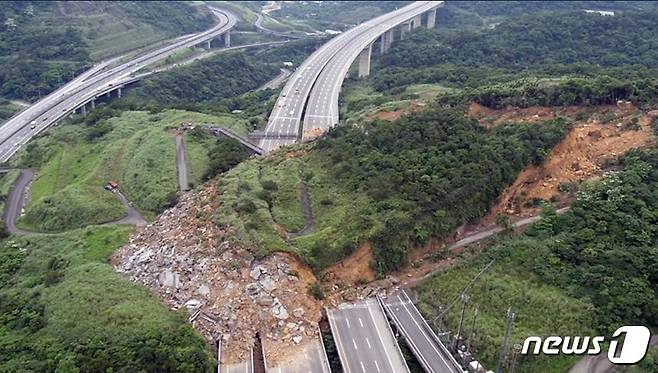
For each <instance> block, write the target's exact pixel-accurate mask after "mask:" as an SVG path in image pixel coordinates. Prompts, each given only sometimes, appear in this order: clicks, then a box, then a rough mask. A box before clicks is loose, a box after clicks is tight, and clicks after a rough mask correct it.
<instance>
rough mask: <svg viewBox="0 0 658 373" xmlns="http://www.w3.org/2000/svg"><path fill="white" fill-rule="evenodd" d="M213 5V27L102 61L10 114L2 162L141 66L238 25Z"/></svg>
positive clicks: (1, 139) (0, 144) (2, 133)
mask: <svg viewBox="0 0 658 373" xmlns="http://www.w3.org/2000/svg"><path fill="white" fill-rule="evenodd" d="M210 9H211V10H212V12H213V14H214V15H215V16H216V17H217V20H218V23H217V24H216V25H215V26H213V27H212V28H211V29H209V30H206V31H204V32H201V33H198V34H193V35H190V36H186V37H181V38H178V39H176V41H174V42H173V43H171V44H168V45H166V46H164V47H161V48H157V49H155V50H153V51H149V52H146V53H144V54H142V55H141V56H138V57H135V58H132V59H131V60H130V61H128V62H125V63H121V64H119V65H118V66H116V67H111V66H112V65H113V64H115V63H116V62H117V61H120V60H122V59H126V57H125V56H122V57H117V58H113V59H111V60H108V61H105V62H102V63H100V64H99V65H97V66H95V67H93V68H91V69H90V70H88V71H86V72H85V73H83V74H81V75H80V76H78V77H76V78H75V79H73V80H72V81H71V82H69V83H68V84H66V85H64V86H63V87H61V88H59V89H58V90H56V91H55V92H53V93H51V94H50V95H48V96H46V97H45V98H43V99H41V100H39V101H38V102H36V103H35V104H33V105H32V106H30V107H29V108H27V109H25V110H23V111H21V112H20V113H18V114H17V115H15V116H14V117H12V118H10V119H9V120H8V121H7V122H5V123H4V124H3V125H2V127H0V162H6V161H7V160H8V159H9V158H10V157H11V156H12V155H13V154H14V153H15V152H16V151H18V149H19V148H20V147H21V146H22V145H23V144H25V143H26V142H28V141H29V140H30V139H31V138H32V137H34V136H35V135H37V134H39V133H41V132H42V131H44V130H45V129H47V128H48V127H50V126H52V125H53V124H54V123H56V122H57V121H59V120H60V119H62V118H64V117H66V116H68V115H69V114H70V113H71V112H73V111H74V110H75V109H77V108H78V107H80V106H81V105H82V104H83V103H85V102H87V101H90V100H92V99H94V98H96V97H98V96H100V95H103V94H105V93H107V92H109V91H112V90H114V89H116V87H119V86H121V85H122V84H125V83H127V82H129V81H132V80H134V76H135V74H137V72H138V71H139V70H140V69H142V68H144V67H146V66H148V65H150V64H153V63H155V62H157V61H160V60H162V59H164V58H167V57H168V56H170V55H171V54H173V53H174V52H176V51H177V50H179V49H181V48H187V47H190V46H193V45H196V44H199V43H202V42H204V41H206V40H210V39H213V38H215V37H217V36H219V35H221V34H223V33H225V32H226V31H228V30H230V29H231V28H232V27H233V26H234V25H235V23H236V21H237V19H236V18H235V16H234V15H232V14H231V13H228V12H226V11H222V10H219V9H216V8H210Z"/></svg>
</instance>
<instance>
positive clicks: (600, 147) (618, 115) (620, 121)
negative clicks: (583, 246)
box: [482, 103, 655, 224]
mask: <svg viewBox="0 0 658 373" xmlns="http://www.w3.org/2000/svg"><path fill="white" fill-rule="evenodd" d="M547 110H548V109H547V108H529V109H528V110H525V109H524V110H510V109H506V110H503V111H501V112H500V113H499V114H500V116H499V117H496V115H495V114H496V113H490V115H489V116H488V118H490V120H491V122H490V123H493V124H494V125H495V124H498V123H502V122H503V121H508V119H507V118H515V120H518V121H523V122H528V121H530V119H532V118H535V115H537V114H536V113H537V112H541V113H542V114H543V117H542V118H543V119H547V118H551V117H553V116H555V111H553V112H548V111H547ZM587 110H589V112H588V114H590V117H589V118H588V119H585V120H581V121H577V122H575V124H574V126H573V128H572V129H571V130H570V131H569V132H568V133H567V135H566V137H565V139H564V140H562V141H561V142H560V143H559V144H558V145H557V146H555V147H554V148H553V150H552V151H551V154H550V157H549V159H548V160H547V161H546V162H545V163H544V164H542V165H541V166H530V167H528V168H526V169H525V170H523V171H522V172H521V174H520V175H519V177H518V178H517V179H516V181H515V182H514V183H513V184H512V185H511V186H510V187H508V188H507V189H506V190H505V192H504V193H503V195H502V196H501V198H500V200H499V201H498V202H497V203H496V204H495V205H494V206H493V208H492V209H491V211H490V213H489V214H487V216H486V217H485V218H484V219H482V223H483V224H491V223H493V222H494V221H495V219H496V216H497V215H499V214H505V215H508V216H510V217H511V218H512V221H516V220H518V219H521V218H523V217H528V216H533V215H536V214H537V213H538V212H539V210H540V207H539V206H538V202H539V201H540V200H544V201H551V202H556V205H557V206H558V207H561V206H566V205H569V204H570V203H571V201H572V200H573V198H574V195H573V192H569V191H567V190H566V188H565V186H566V185H567V184H566V183H574V185H575V184H578V183H581V182H582V181H585V180H593V179H597V178H599V177H600V176H601V175H602V174H603V172H604V171H605V165H606V162H608V161H609V160H612V159H614V158H616V157H618V156H620V155H622V154H624V153H625V152H627V151H628V150H630V149H633V148H643V147H647V146H649V145H651V144H654V142H655V139H654V137H653V134H652V129H651V126H650V121H651V117H650V115H648V114H647V113H644V112H640V111H637V110H636V108H635V107H633V106H632V105H630V104H628V103H622V104H620V105H618V106H606V107H597V108H588V109H587ZM579 111H580V110H579V109H578V108H575V107H574V108H568V109H566V110H563V111H562V113H561V114H562V115H565V116H566V115H570V116H571V115H574V114H575V113H577V112H579ZM510 113H514V114H513V115H511V116H510ZM522 113H525V114H526V115H530V118H527V117H524V116H523V114H522ZM604 117H607V118H609V119H610V121H609V122H607V123H603V122H602V120H601V119H602V118H604ZM634 118H636V119H635V120H637V124H638V126H639V127H638V128H634V127H633V126H632V125H631V121H633V120H634ZM561 184H562V185H563V188H562V191H560V190H558V189H559V186H560V185H561Z"/></svg>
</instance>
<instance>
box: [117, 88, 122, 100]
mask: <svg viewBox="0 0 658 373" xmlns="http://www.w3.org/2000/svg"><path fill="white" fill-rule="evenodd" d="M117 98H121V87H119V88H118V89H117Z"/></svg>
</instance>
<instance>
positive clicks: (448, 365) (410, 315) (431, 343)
mask: <svg viewBox="0 0 658 373" xmlns="http://www.w3.org/2000/svg"><path fill="white" fill-rule="evenodd" d="M398 299H399V300H400V302H401V303H402V307H403V308H404V310H405V311H407V313H408V314H409V317H411V320H413V322H414V324H416V327H417V328H418V330H420V332H421V334H422V335H423V337H425V339H426V340H427V341H428V342H429V343H430V346H432V349H433V350H434V352H436V354H437V355H438V356H439V357H440V358H441V361H443V364H445V366H446V367H448V369H450V371H452V368H451V365H450V364H448V362H447V361H446V360H445V359H444V358H443V355H442V354H441V352H439V350H437V349H436V346H434V343H433V341H432V340H431V339H430V338H429V337H428V336H427V334H426V332H425V330H424V329H423V328H422V327H421V326H420V324H418V322H417V321H416V318H415V317H414V316H413V315H412V314H411V312H410V311H409V308H407V304H406V302H404V301H403V300H402V298H401V297H400V294H398Z"/></svg>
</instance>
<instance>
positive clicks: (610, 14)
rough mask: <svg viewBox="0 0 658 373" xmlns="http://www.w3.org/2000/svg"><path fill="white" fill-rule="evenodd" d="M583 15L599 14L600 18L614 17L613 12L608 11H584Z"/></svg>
mask: <svg viewBox="0 0 658 373" xmlns="http://www.w3.org/2000/svg"><path fill="white" fill-rule="evenodd" d="M585 13H599V15H602V16H614V15H615V12H613V11H610V10H591V9H585Z"/></svg>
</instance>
